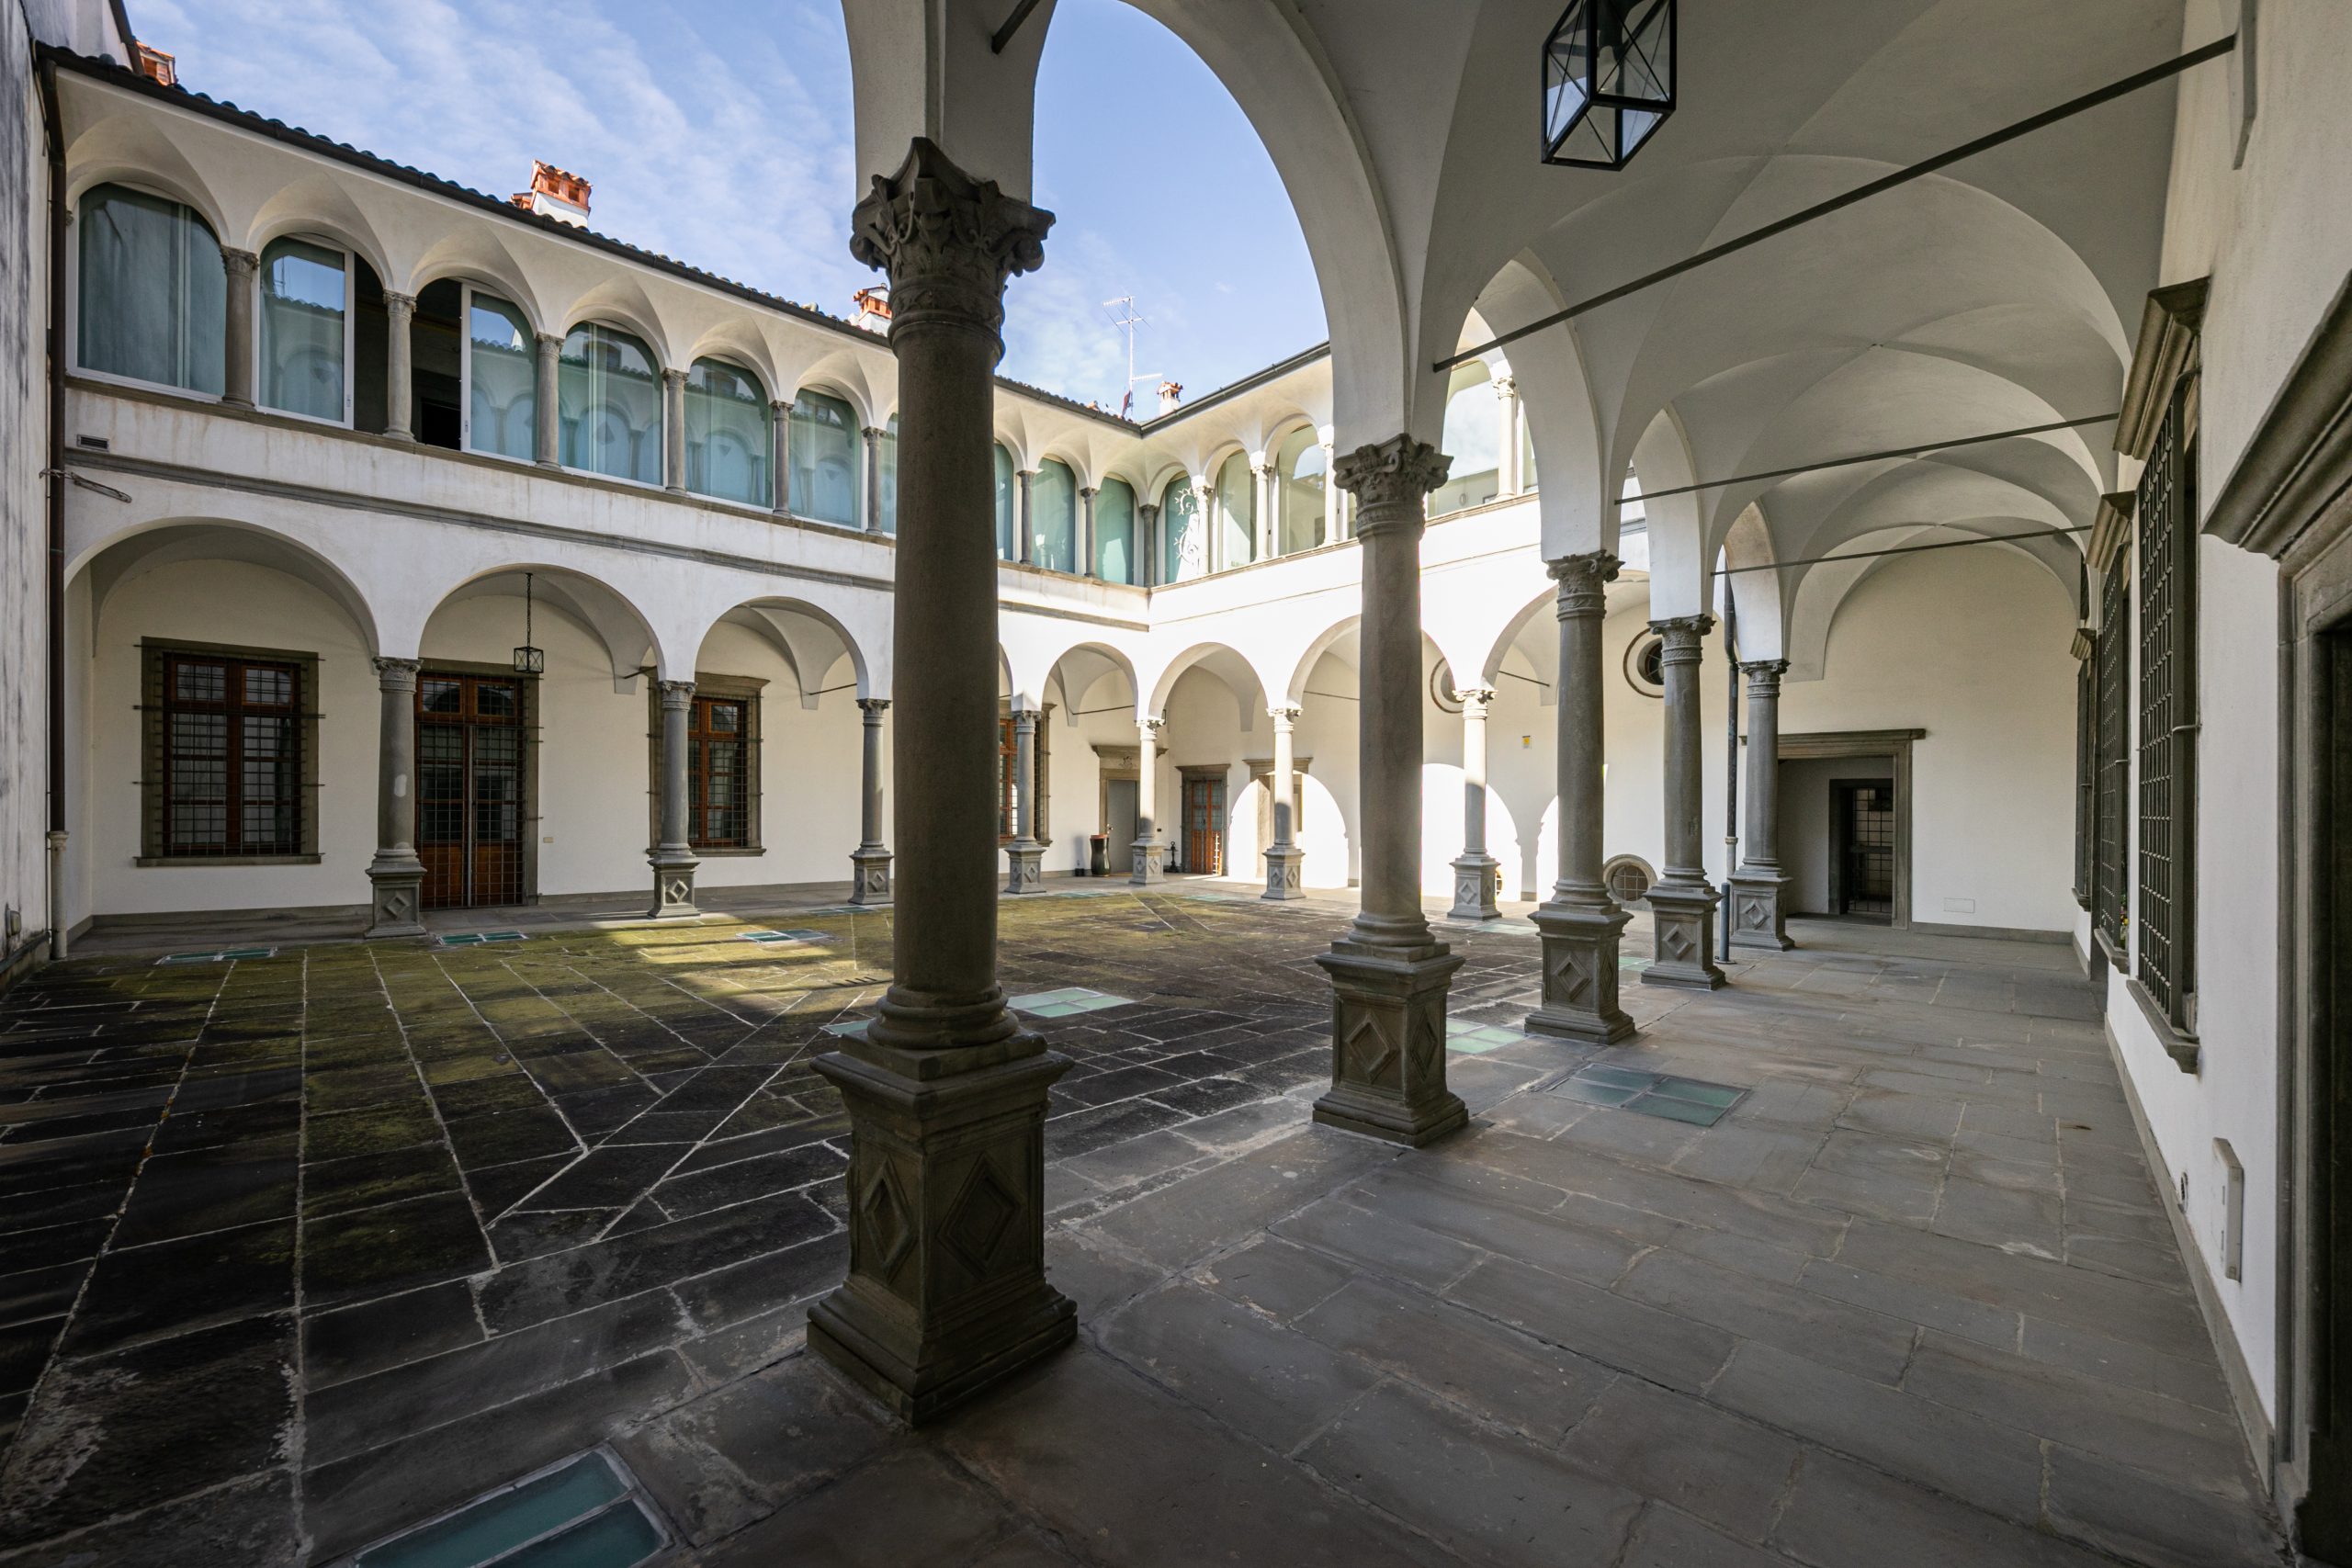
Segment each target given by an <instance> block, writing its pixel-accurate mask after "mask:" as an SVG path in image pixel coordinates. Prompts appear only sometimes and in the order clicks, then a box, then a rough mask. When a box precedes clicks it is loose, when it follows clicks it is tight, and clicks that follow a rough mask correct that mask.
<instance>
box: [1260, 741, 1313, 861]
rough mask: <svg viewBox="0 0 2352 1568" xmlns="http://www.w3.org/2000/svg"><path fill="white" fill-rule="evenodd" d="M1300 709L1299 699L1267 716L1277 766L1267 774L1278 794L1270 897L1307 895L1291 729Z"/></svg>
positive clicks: (1268, 855)
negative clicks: (1300, 872)
mask: <svg viewBox="0 0 2352 1568" xmlns="http://www.w3.org/2000/svg"><path fill="white" fill-rule="evenodd" d="M1298 712H1299V710H1298V705H1297V704H1295V703H1289V704H1283V705H1277V706H1274V707H1270V708H1268V709H1267V710H1266V716H1267V717H1269V718H1271V719H1272V720H1273V721H1274V766H1273V771H1272V773H1268V774H1267V775H1266V787H1267V788H1268V789H1271V790H1272V791H1273V795H1274V810H1273V818H1274V841H1273V844H1272V847H1271V848H1269V849H1268V850H1267V851H1266V891H1265V895H1264V896H1265V897H1268V898H1274V899H1288V898H1304V897H1306V891H1305V889H1303V888H1302V887H1300V886H1299V877H1298V868H1299V863H1301V862H1302V861H1304V860H1306V851H1304V850H1302V849H1300V848H1299V847H1298V841H1297V840H1298V827H1297V815H1298V758H1297V753H1296V751H1295V750H1294V749H1293V748H1294V746H1295V740H1294V739H1293V737H1292V733H1291V731H1292V729H1293V728H1294V727H1295V725H1296V724H1297V723H1298Z"/></svg>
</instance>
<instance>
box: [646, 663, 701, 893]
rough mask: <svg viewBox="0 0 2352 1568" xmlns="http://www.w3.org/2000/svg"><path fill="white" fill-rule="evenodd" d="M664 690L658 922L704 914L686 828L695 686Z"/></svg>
mask: <svg viewBox="0 0 2352 1568" xmlns="http://www.w3.org/2000/svg"><path fill="white" fill-rule="evenodd" d="M661 691H662V841H661V842H660V843H658V844H656V845H655V846H654V847H653V852H652V853H651V854H650V855H648V856H647V857H646V859H647V860H648V861H649V862H650V863H651V864H652V867H653V908H650V909H648V910H647V911H646V913H647V914H648V915H649V916H650V917H652V918H654V919H682V918H686V917H691V916H694V915H698V914H700V913H701V912H702V911H701V910H699V909H697V908H695V866H697V865H699V864H701V862H699V861H697V860H696V859H695V852H694V847H693V845H692V844H691V843H690V842H689V841H688V840H690V839H691V838H692V834H691V832H690V831H689V829H688V828H687V816H688V807H690V805H691V804H692V800H691V795H690V793H689V791H688V789H687V785H686V748H687V744H688V742H687V739H686V728H687V727H686V721H687V720H688V719H689V718H691V717H692V716H693V715H694V705H695V683H694V682H692V681H663V682H661Z"/></svg>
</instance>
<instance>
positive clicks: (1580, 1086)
mask: <svg viewBox="0 0 2352 1568" xmlns="http://www.w3.org/2000/svg"><path fill="white" fill-rule="evenodd" d="M1552 1092H1553V1093H1554V1094H1556V1095H1558V1096H1559V1097H1560V1098H1561V1099H1563V1100H1582V1101H1583V1102H1584V1103H1585V1104H1587V1105H1623V1104H1624V1103H1625V1102H1626V1101H1627V1100H1632V1099H1633V1098H1634V1096H1635V1095H1638V1094H1640V1093H1641V1092H1642V1091H1641V1090H1640V1089H1625V1088H1623V1087H1622V1086H1619V1085H1615V1084H1605V1083H1591V1082H1589V1081H1587V1080H1586V1079H1583V1078H1569V1079H1567V1080H1566V1082H1563V1083H1558V1084H1555V1085H1553V1086H1552Z"/></svg>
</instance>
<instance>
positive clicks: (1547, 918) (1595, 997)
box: [1526, 903, 1634, 1044]
mask: <svg viewBox="0 0 2352 1568" xmlns="http://www.w3.org/2000/svg"><path fill="white" fill-rule="evenodd" d="M1530 918H1531V919H1533V920H1534V922H1535V929H1536V930H1537V931H1541V932H1543V933H1544V1000H1543V1003H1542V1004H1541V1005H1540V1006H1538V1007H1537V1008H1536V1010H1534V1011H1533V1012H1531V1013H1529V1014H1528V1015H1527V1019H1526V1028H1527V1029H1528V1030H1529V1031H1530V1032H1532V1033H1537V1034H1551V1035H1557V1036H1560V1037H1562V1038H1564V1039H1568V1040H1594V1041H1599V1042H1600V1043H1603V1044H1613V1043H1616V1042H1617V1041H1620V1040H1623V1039H1626V1038H1628V1037H1629V1036H1631V1035H1632V1034H1633V1033H1634V1021H1633V1020H1632V1019H1631V1018H1629V1017H1627V1016H1626V1014H1625V1010H1624V1009H1623V1007H1622V1006H1621V1005H1619V1000H1618V952H1619V938H1620V936H1621V935H1622V933H1623V931H1624V930H1625V923H1626V921H1628V920H1629V919H1632V918H1633V917H1632V916H1630V915H1628V914H1626V913H1625V911H1624V910H1623V909H1621V908H1617V906H1616V905H1615V904H1613V903H1612V904H1607V905H1604V906H1602V907H1600V908H1591V909H1582V908H1563V907H1562V906H1560V905H1558V904H1556V903H1554V904H1545V905H1544V906H1543V907H1542V908H1538V909H1537V910H1536V911H1535V913H1534V914H1533V915H1532V917H1530Z"/></svg>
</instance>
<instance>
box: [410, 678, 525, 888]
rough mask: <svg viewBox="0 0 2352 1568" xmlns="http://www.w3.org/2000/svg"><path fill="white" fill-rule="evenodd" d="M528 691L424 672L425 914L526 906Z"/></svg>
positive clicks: (419, 768) (419, 698)
mask: <svg viewBox="0 0 2352 1568" xmlns="http://www.w3.org/2000/svg"><path fill="white" fill-rule="evenodd" d="M525 691H526V685H525V683H524V682H521V681H518V680H515V679H514V678H513V677H511V676H509V677H505V678H503V679H502V678H498V677H493V676H487V675H462V674H450V673H435V672H433V671H427V672H426V673H425V674H424V676H423V677H422V678H420V679H419V680H418V682H417V683H416V772H417V799H416V853H417V858H418V859H419V860H421V861H423V862H424V907H425V908H428V909H473V908H481V907H483V906H485V905H492V904H519V903H521V902H522V901H523V898H524V881H525V878H524V874H523V871H524V849H525V845H524V829H525V818H524V801H525V798H526V796H525V789H524V785H525V778H524V770H525V763H526V754H527V748H526V746H525V744H524V730H523V725H524V715H523V701H524V694H525Z"/></svg>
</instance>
